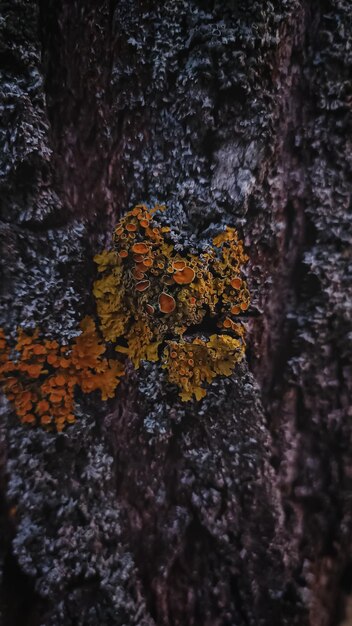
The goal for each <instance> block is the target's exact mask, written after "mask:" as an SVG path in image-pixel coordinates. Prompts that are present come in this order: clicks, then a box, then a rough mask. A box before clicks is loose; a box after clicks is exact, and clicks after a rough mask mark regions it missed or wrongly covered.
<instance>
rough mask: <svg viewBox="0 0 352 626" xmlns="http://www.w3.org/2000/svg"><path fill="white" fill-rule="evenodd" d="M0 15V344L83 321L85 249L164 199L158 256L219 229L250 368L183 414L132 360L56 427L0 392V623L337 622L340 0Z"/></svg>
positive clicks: (345, 9) (344, 406) (343, 420)
mask: <svg viewBox="0 0 352 626" xmlns="http://www.w3.org/2000/svg"><path fill="white" fill-rule="evenodd" d="M1 12H2V19H1V20H0V49H1V53H2V54H1V66H2V74H1V77H0V94H1V100H2V105H1V106H2V109H1V110H2V116H1V122H0V138H1V151H0V194H1V224H0V237H1V248H2V280H1V319H0V325H1V326H3V327H4V329H5V333H6V335H7V337H9V338H10V339H11V338H12V340H14V338H15V334H16V329H17V326H18V325H21V327H22V328H34V327H35V326H40V327H41V328H42V329H43V331H44V332H45V336H46V337H47V338H48V340H52V341H58V342H59V343H60V344H61V343H62V342H64V343H67V344H69V343H70V342H72V341H74V336H75V335H76V332H77V331H76V329H77V325H78V323H79V322H80V321H81V320H82V319H83V318H84V317H85V316H86V315H88V316H91V317H93V318H96V308H95V302H94V298H93V297H92V295H91V294H92V285H93V282H94V280H97V275H96V274H97V273H96V266H95V264H94V262H93V257H94V255H96V254H98V253H100V252H101V250H102V249H103V248H107V247H109V245H110V237H111V232H112V230H113V227H114V225H115V224H116V223H117V222H118V220H119V218H120V217H121V216H122V215H124V214H125V213H126V212H127V211H128V210H129V209H131V208H132V207H133V206H134V205H138V204H140V203H146V204H147V205H148V206H149V207H151V206H153V205H154V204H156V203H162V204H166V205H167V206H168V220H169V223H170V227H171V228H172V230H173V232H174V233H175V238H176V239H177V241H178V242H179V248H177V249H176V247H175V251H176V253H179V254H180V257H183V256H185V255H187V254H194V250H197V249H199V247H200V248H202V247H203V248H204V249H206V248H207V246H209V245H210V244H211V242H212V240H213V238H214V237H216V235H218V233H219V232H221V231H223V230H224V228H225V226H226V225H228V226H230V227H232V228H234V229H236V231H238V232H239V234H240V237H241V238H243V239H244V243H245V249H246V252H247V254H248V256H249V259H250V260H249V263H248V267H247V270H246V274H247V275H246V280H247V281H248V286H249V291H250V293H251V301H252V304H251V308H250V309H249V313H246V316H247V317H246V321H245V323H246V325H247V356H246V359H245V360H244V361H242V362H241V363H239V364H238V365H237V366H236V369H235V371H234V373H233V374H232V375H231V376H230V377H228V378H221V377H220V378H216V379H215V380H214V381H213V382H212V383H211V385H209V387H208V388H207V395H206V397H204V398H203V399H201V400H200V401H199V402H196V401H195V400H194V399H193V400H192V401H190V402H187V403H183V402H181V401H180V399H179V397H178V390H177V388H176V387H175V386H174V385H172V384H170V382H169V381H168V380H167V377H166V374H165V370H163V369H162V367H161V365H160V364H158V363H146V362H144V361H143V362H141V365H140V368H139V370H138V371H137V372H135V371H134V370H133V368H132V367H128V366H127V371H126V375H125V377H124V379H123V380H122V381H121V383H120V385H119V387H118V389H117V393H116V398H114V399H113V400H110V401H109V402H108V403H107V404H104V403H102V401H101V399H100V397H99V396H98V394H96V395H94V394H93V395H91V396H87V397H86V396H83V395H77V397H76V401H77V411H78V414H79V415H78V416H79V419H78V420H77V422H76V423H75V424H73V425H70V426H69V427H68V428H67V429H66V430H65V431H64V432H63V433H61V434H57V433H54V432H45V431H44V430H43V429H40V428H37V429H35V428H28V427H25V426H23V425H19V424H18V421H17V420H16V419H15V416H14V415H13V414H12V412H11V411H10V409H9V406H8V405H7V404H6V403H5V401H4V403H3V404H2V408H1V421H0V428H1V446H0V464H1V476H0V489H1V493H2V496H3V500H2V501H3V504H1V508H0V520H1V521H0V524H1V528H0V562H1V601H0V607H1V609H0V623H3V624H4V626H5V625H6V626H14V625H15V624H21V626H25V625H28V626H29V625H35V626H36V625H38V626H39V625H41V626H70V625H72V626H73V625H74V624H75V625H80V626H96V624H101V625H104V626H110V625H111V626H122V625H132V624H134V625H138V626H171V625H172V626H215V625H216V626H230V625H231V626H235V625H236V626H248V625H251V626H260V625H262V626H273V625H278V626H279V625H280V626H329V625H333V624H338V623H339V619H340V618H341V613H342V612H343V597H342V591H343V589H344V588H347V590H348V586H349V584H350V583H351V580H350V579H351V562H350V558H349V556H348V555H349V554H350V546H351V535H352V520H351V499H350V498H349V497H348V488H349V482H348V481H349V476H350V474H351V461H352V459H351V419H348V402H349V399H350V391H351V390H350V379H351V378H350V376H349V364H350V355H351V350H350V348H351V344H350V338H351V336H352V333H351V328H350V321H349V320H350V307H351V281H350V276H349V267H350V255H349V252H348V247H347V246H348V244H349V243H350V242H351V215H350V200H351V164H352V163H351V154H352V151H351V141H350V134H351V102H352V100H351V98H352V92H351V78H350V77H351V65H352V52H351V49H350V46H349V41H350V40H351V36H352V6H351V4H350V2H349V1H348V0H322V1H321V2H319V3H316V2H313V0H312V1H311V2H310V1H308V0H271V1H269V0H264V1H259V0H258V1H256V0H254V1H253V2H248V1H247V0H239V1H238V2H235V1H232V0H224V1H223V2H218V1H215V2H210V1H209V2H208V1H207V0H205V1H204V2H197V1H196V0H167V1H166V2H153V1H146V2H137V1H136V0H120V1H119V2H117V1H116V2H115V1H114V0H109V1H108V0H103V1H102V2H96V1H95V0H88V1H87V2H80V0H58V1H56V0H55V1H54V0H47V1H44V0H41V1H39V0H11V1H9V2H3V3H2V5H1ZM191 269H192V268H191ZM178 271H180V272H182V270H178ZM160 306H162V307H164V308H165V307H167V306H171V305H170V302H169V301H166V300H165V299H164V300H163V302H162V304H161V305H160ZM201 330H202V333H203V334H204V336H205V337H209V336H210V334H211V333H212V330H211V328H210V327H207V325H206V324H205V325H204V326H203V327H202V329H201ZM349 417H350V418H351V416H349ZM1 620H2V622H1Z"/></svg>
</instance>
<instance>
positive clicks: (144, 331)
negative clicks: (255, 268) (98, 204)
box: [94, 205, 249, 400]
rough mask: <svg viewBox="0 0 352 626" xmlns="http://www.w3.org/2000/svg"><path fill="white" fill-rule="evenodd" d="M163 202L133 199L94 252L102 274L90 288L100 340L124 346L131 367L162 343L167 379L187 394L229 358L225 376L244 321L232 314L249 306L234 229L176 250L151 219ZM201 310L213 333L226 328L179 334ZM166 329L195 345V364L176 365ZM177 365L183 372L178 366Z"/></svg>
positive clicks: (240, 346)
mask: <svg viewBox="0 0 352 626" xmlns="http://www.w3.org/2000/svg"><path fill="white" fill-rule="evenodd" d="M163 210H164V207H161V206H156V207H154V208H153V209H148V208H147V207H146V206H145V205H138V206H136V207H135V208H134V209H132V210H131V211H129V212H128V213H127V214H126V215H125V216H124V217H123V218H122V219H121V220H120V221H119V223H118V225H117V227H116V229H115V233H114V244H115V245H114V249H113V250H110V251H105V252H103V253H102V254H99V255H97V256H96V257H95V261H96V263H97V265H98V271H99V272H100V273H101V278H99V279H98V280H97V281H96V282H95V284H94V295H95V298H96V302H97V311H98V315H99V318H100V328H101V331H102V333H103V336H104V338H105V340H106V341H111V342H113V343H115V344H117V345H116V350H117V351H118V352H121V353H124V354H126V355H127V356H128V357H129V358H130V359H131V360H132V363H133V365H134V367H136V368H138V367H139V364H140V361H141V360H147V361H148V360H149V361H156V360H158V358H159V347H160V346H161V345H162V344H163V345H164V346H167V347H166V351H165V352H164V357H163V363H164V367H165V368H166V369H167V370H168V373H169V379H170V381H171V382H175V383H176V384H177V385H178V386H179V388H180V390H181V393H180V395H181V398H182V399H183V400H188V399H190V397H191V396H192V393H194V395H195V396H196V397H202V395H204V393H205V391H204V388H203V387H202V383H203V382H211V380H212V379H213V378H214V377H215V376H217V375H219V374H221V373H222V372H221V371H220V369H221V367H220V366H219V363H223V362H226V363H228V365H227V367H226V368H225V369H226V372H228V373H225V374H223V375H225V376H228V375H230V373H231V372H232V371H233V368H234V366H235V364H236V363H237V362H238V361H239V360H240V359H241V358H242V357H243V354H244V349H245V341H244V329H243V325H242V324H241V323H238V322H236V321H235V319H234V318H236V316H238V315H239V314H241V313H243V312H244V311H246V310H247V309H248V306H249V292H248V289H247V285H246V282H245V280H244V279H243V277H242V276H241V270H242V266H243V264H244V263H246V261H247V260H248V257H247V255H246V254H245V252H244V248H243V243H242V241H241V240H240V239H239V237H238V234H237V232H236V230H235V229H233V228H230V227H226V229H225V230H224V231H223V232H222V233H221V234H220V235H218V236H217V237H215V239H214V240H213V247H209V248H208V249H207V250H206V251H205V252H201V253H200V254H199V255H198V256H197V255H194V254H186V255H181V254H179V253H178V252H176V251H175V249H174V246H173V244H172V242H171V238H170V235H169V233H170V228H169V227H166V226H162V225H160V224H159V225H158V223H157V220H156V219H155V213H156V212H157V211H163ZM207 318H215V319H216V320H217V325H218V327H219V333H221V332H222V329H226V331H227V333H229V334H228V335H222V334H219V335H213V336H212V337H210V338H209V340H208V341H205V340H202V339H196V340H195V343H194V342H192V343H189V342H187V341H185V340H184V339H183V336H184V334H185V333H186V331H187V329H189V328H190V327H191V326H192V327H194V326H200V325H201V324H202V323H203V321H205V319H207ZM170 335H171V336H173V337H175V341H173V342H172V345H173V344H175V343H178V345H180V346H182V350H186V352H187V350H188V349H189V348H188V347H189V346H190V345H195V346H196V348H195V351H196V354H197V355H198V354H199V355H200V356H199V359H198V357H197V359H198V360H197V359H195V360H194V363H196V364H197V365H196V366H195V369H194V370H192V373H189V369H187V368H186V369H185V368H184V367H178V365H179V363H178V361H179V360H180V359H178V361H177V362H175V361H174V360H172V359H171V358H169V356H170V354H171V353H170V347H169V346H170V345H171V344H170V343H169V344H167V342H166V339H167V338H168V337H170ZM215 338H218V339H217V340H216V339H215ZM182 350H181V352H180V355H181V354H183V352H182ZM172 351H173V352H177V350H172ZM206 354H208V356H206ZM180 358H181V357H180ZM181 360H182V359H181ZM188 360H192V359H188ZM203 363H205V364H206V367H205V368H203V367H201V366H203ZM230 363H232V368H230V365H229V364H230ZM198 366H199V367H198ZM219 368H220V369H219ZM181 369H182V370H184V371H185V372H187V373H185V374H179V372H180V370H181ZM200 390H201V391H200Z"/></svg>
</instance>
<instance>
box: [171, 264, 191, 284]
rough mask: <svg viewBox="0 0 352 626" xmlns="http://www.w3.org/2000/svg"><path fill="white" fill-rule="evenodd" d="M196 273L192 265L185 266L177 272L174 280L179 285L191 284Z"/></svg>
mask: <svg viewBox="0 0 352 626" xmlns="http://www.w3.org/2000/svg"><path fill="white" fill-rule="evenodd" d="M195 275H196V273H195V271H194V270H193V269H192V268H191V267H187V266H186V267H184V268H183V269H182V270H180V271H177V272H175V274H174V277H173V278H174V281H175V283H177V284H178V285H189V284H190V283H192V282H193V281H194V277H195Z"/></svg>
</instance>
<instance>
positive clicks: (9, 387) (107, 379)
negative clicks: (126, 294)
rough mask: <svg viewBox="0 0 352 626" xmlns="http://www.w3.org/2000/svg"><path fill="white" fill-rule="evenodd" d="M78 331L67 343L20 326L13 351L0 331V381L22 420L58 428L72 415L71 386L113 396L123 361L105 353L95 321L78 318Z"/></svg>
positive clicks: (72, 393) (106, 396)
mask: <svg viewBox="0 0 352 626" xmlns="http://www.w3.org/2000/svg"><path fill="white" fill-rule="evenodd" d="M80 330H81V334H80V335H78V336H77V337H75V339H74V340H73V342H72V343H71V344H70V345H63V346H60V345H59V344H58V342H56V341H50V340H48V339H42V338H40V336H39V332H38V330H35V331H34V332H32V333H27V332H25V331H23V330H19V331H18V337H17V343H16V346H15V352H14V355H13V356H12V355H11V351H10V348H9V346H8V345H7V343H6V340H5V337H4V333H3V332H2V331H0V353H1V357H0V383H1V384H2V386H3V388H4V391H5V393H6V395H7V397H8V399H9V400H10V401H11V402H12V403H13V405H14V408H15V411H16V413H17V415H18V416H19V418H20V419H21V421H22V422H23V423H25V424H35V423H38V424H41V425H42V426H44V427H46V428H49V427H50V428H55V429H56V430H58V431H61V430H62V429H63V428H64V426H65V424H66V423H72V422H73V421H74V420H75V416H74V392H75V388H76V387H77V386H78V387H80V388H81V389H82V391H84V392H91V391H94V390H100V392H101V396H102V399H103V400H106V399H107V398H111V397H113V395H114V393H115V389H116V387H117V385H118V383H119V379H120V377H121V376H122V375H123V366H122V364H121V363H120V362H119V361H117V360H115V361H109V360H107V359H106V358H103V354H104V353H105V350H106V347H105V346H104V345H103V344H102V343H101V340H100V338H99V336H98V333H97V330H96V328H95V324H94V321H93V320H92V319H91V318H89V317H86V318H84V320H83V321H82V322H81V323H80Z"/></svg>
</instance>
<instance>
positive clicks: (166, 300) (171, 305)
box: [159, 291, 176, 313]
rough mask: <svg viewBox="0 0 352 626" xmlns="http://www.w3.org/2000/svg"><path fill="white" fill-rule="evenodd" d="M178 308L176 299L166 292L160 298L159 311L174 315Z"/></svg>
mask: <svg viewBox="0 0 352 626" xmlns="http://www.w3.org/2000/svg"><path fill="white" fill-rule="evenodd" d="M175 308H176V302H175V298H173V297H172V296H170V295H169V294H168V293H165V292H164V291H163V292H162V293H161V294H160V296H159V309H160V311H161V312H162V313H172V311H174V310H175Z"/></svg>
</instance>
